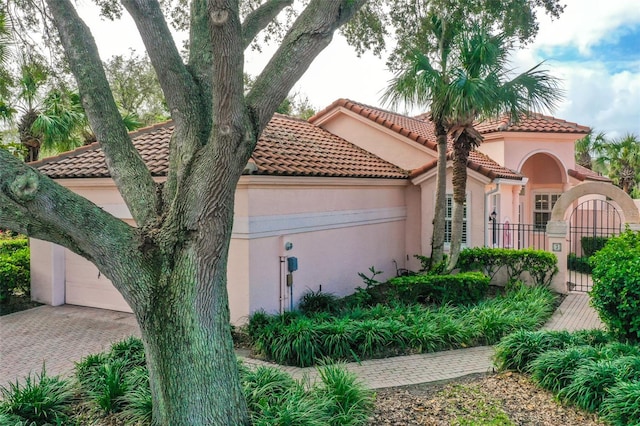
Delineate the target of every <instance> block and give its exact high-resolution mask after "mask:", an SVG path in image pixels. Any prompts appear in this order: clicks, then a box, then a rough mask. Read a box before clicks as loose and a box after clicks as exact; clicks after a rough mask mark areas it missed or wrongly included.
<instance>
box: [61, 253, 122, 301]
mask: <svg viewBox="0 0 640 426" xmlns="http://www.w3.org/2000/svg"><path fill="white" fill-rule="evenodd" d="M65 302H66V303H68V304H70V305H80V306H91V307H94V308H102V309H112V310H114V311H124V312H131V308H130V307H129V305H128V304H127V302H125V300H124V298H123V297H122V295H120V293H119V292H118V290H116V289H115V287H114V286H113V284H111V281H109V280H108V279H107V278H106V277H105V276H104V275H102V274H100V273H99V271H98V268H96V267H95V265H94V264H93V263H91V262H89V261H88V260H86V259H85V258H83V257H81V256H78V255H77V254H75V253H73V252H71V251H69V250H66V253H65Z"/></svg>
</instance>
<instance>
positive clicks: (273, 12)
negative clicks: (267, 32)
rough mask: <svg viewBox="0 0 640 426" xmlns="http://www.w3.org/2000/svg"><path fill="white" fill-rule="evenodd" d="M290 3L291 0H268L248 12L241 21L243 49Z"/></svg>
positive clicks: (291, 2)
mask: <svg viewBox="0 0 640 426" xmlns="http://www.w3.org/2000/svg"><path fill="white" fill-rule="evenodd" d="M292 4H293V0H269V1H267V2H266V3H264V4H262V5H260V7H259V8H257V9H256V10H254V11H253V12H251V13H250V14H248V15H247V17H246V18H245V19H244V22H243V23H242V39H243V41H244V46H243V47H244V48H245V49H246V48H247V47H249V45H250V44H251V41H253V39H254V38H255V37H256V36H257V35H258V33H259V32H260V31H262V30H263V29H264V28H265V27H266V26H267V25H269V23H270V22H271V21H273V20H274V19H275V17H276V16H278V14H279V13H280V12H282V9H284V8H285V7H287V6H291V5H292Z"/></svg>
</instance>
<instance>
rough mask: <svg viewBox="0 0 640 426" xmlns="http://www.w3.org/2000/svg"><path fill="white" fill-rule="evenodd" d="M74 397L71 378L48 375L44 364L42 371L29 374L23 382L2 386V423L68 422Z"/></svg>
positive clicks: (36, 425) (0, 389)
mask: <svg viewBox="0 0 640 426" xmlns="http://www.w3.org/2000/svg"><path fill="white" fill-rule="evenodd" d="M72 400H73V391H72V387H71V382H70V381H69V380H67V379H63V378H60V377H58V376H48V375H47V372H46V370H45V367H44V366H43V367H42V371H41V372H40V374H36V375H34V376H31V375H28V376H27V377H26V378H25V379H24V381H23V383H20V382H18V381H16V382H15V383H10V384H9V385H8V386H6V387H4V386H1V387H0V421H2V423H0V424H3V425H16V424H28V425H35V426H39V425H49V424H65V421H66V420H67V419H68V417H69V414H70V404H71V402H72Z"/></svg>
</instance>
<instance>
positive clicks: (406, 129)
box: [309, 99, 523, 180]
mask: <svg viewBox="0 0 640 426" xmlns="http://www.w3.org/2000/svg"><path fill="white" fill-rule="evenodd" d="M337 107H343V108H346V109H348V110H350V111H353V112H355V113H356V114H359V115H361V116H362V117H365V118H367V119H369V120H371V121H373V122H375V123H377V124H379V125H381V126H384V127H386V128H387V129H390V130H393V131H395V132H397V133H399V134H401V135H403V136H406V137H407V138H409V139H411V140H413V141H415V142H417V143H419V144H421V145H424V146H426V147H428V148H431V149H433V150H434V151H435V150H437V143H436V136H435V133H434V126H433V123H432V122H431V121H429V119H428V115H427V114H421V115H419V116H417V117H414V118H411V117H407V116H405V115H400V114H397V113H395V112H391V111H386V110H383V109H380V108H376V107H372V106H369V105H364V104H361V103H358V102H354V101H351V100H348V99H338V100H337V101H335V102H333V103H332V104H331V105H329V106H328V107H327V108H325V109H323V110H322V111H320V112H319V113H317V114H316V115H314V116H313V117H311V118H310V119H309V121H310V122H312V123H313V122H315V121H318V119H319V118H320V117H322V116H323V115H325V114H327V113H328V112H330V111H331V110H333V109H335V108H337ZM450 148H451V147H450V146H449V149H448V151H447V152H448V155H447V157H449V158H451V151H450ZM436 164H437V162H436V161H430V162H429V163H427V164H424V165H423V166H421V167H419V168H417V169H414V170H412V171H411V177H415V176H418V175H420V174H422V173H425V172H427V171H429V170H430V169H432V168H434V167H435V166H436ZM467 166H468V167H469V168H470V169H472V170H476V171H478V172H479V173H481V174H483V175H485V176H487V177H489V178H491V179H495V178H503V179H515V180H522V178H523V176H522V175H521V174H520V173H518V172H516V171H513V170H511V169H508V168H506V167H503V166H501V165H499V164H498V163H496V162H495V161H494V160H492V159H491V158H489V157H487V156H486V155H484V154H482V153H480V152H478V151H472V152H471V153H470V154H469V161H468V163H467Z"/></svg>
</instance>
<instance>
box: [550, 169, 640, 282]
mask: <svg viewBox="0 0 640 426" xmlns="http://www.w3.org/2000/svg"><path fill="white" fill-rule="evenodd" d="M581 198H582V199H583V201H585V199H589V198H590V199H596V200H602V201H605V202H606V203H607V204H611V203H610V202H609V200H610V201H613V202H614V203H615V204H617V206H618V207H619V209H617V210H618V211H619V214H620V216H621V224H622V226H625V225H628V226H629V227H630V228H631V229H633V230H640V211H639V210H638V207H637V206H636V205H635V203H634V202H633V200H632V199H631V197H629V195H628V194H627V193H625V192H624V191H622V190H621V189H620V188H618V187H616V186H614V185H611V184H609V183H603V182H585V183H581V184H580V185H576V186H574V187H573V188H571V189H569V190H567V191H566V192H564V193H563V194H562V195H561V196H560V197H559V198H558V199H557V201H556V203H555V206H554V207H553V210H552V212H551V218H550V220H549V222H548V223H547V236H548V238H549V246H550V248H551V251H552V252H554V253H555V254H556V256H557V257H558V269H559V272H558V274H557V275H556V276H555V278H554V281H553V283H552V286H553V288H554V290H556V291H559V292H562V293H566V292H567V291H569V290H571V289H570V288H569V287H568V285H567V283H568V282H569V280H568V268H567V256H568V255H569V253H571V251H570V250H571V247H570V246H569V243H570V241H571V238H570V235H569V231H570V228H571V224H570V221H569V220H566V218H567V217H569V218H571V217H572V215H567V212H568V211H569V209H572V208H575V207H574V203H575V202H576V201H579V200H580V199H581ZM586 201H588V200H586ZM578 207H579V206H578ZM592 210H593V209H592ZM606 214H608V215H609V214H613V213H612V212H611V211H610V210H607V213H606ZM601 219H602V220H604V217H603V218H601Z"/></svg>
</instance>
